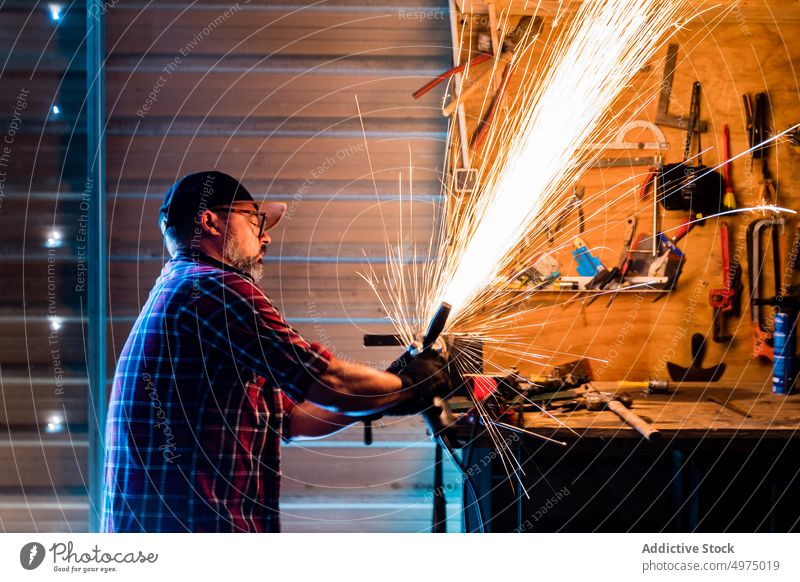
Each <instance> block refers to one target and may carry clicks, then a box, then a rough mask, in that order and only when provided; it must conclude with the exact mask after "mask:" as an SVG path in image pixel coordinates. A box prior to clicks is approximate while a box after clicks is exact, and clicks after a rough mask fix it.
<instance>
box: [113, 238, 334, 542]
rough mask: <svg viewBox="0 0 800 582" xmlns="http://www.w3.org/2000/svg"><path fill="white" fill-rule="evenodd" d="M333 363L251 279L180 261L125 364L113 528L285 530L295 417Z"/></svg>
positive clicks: (198, 258)
mask: <svg viewBox="0 0 800 582" xmlns="http://www.w3.org/2000/svg"><path fill="white" fill-rule="evenodd" d="M330 358H331V355H330V353H329V352H327V350H325V349H324V348H323V347H322V346H320V345H318V344H309V343H308V342H306V341H305V340H304V339H303V338H302V337H300V335H299V334H298V333H297V332H296V331H295V330H293V329H292V328H291V327H290V326H289V325H288V324H287V323H286V322H285V321H284V319H283V317H282V316H281V315H280V313H279V312H278V311H277V310H276V309H275V307H274V306H273V305H272V303H271V302H270V300H269V299H268V298H267V296H266V295H264V292H263V291H262V290H261V289H260V288H259V287H257V286H256V285H255V283H254V282H253V280H252V278H250V277H249V276H248V275H246V274H244V273H242V272H240V271H237V270H235V269H233V268H231V267H229V266H227V265H223V264H222V263H220V262H219V261H216V260H214V259H212V258H211V257H208V256H206V255H203V254H195V255H194V256H193V255H191V254H189V253H181V254H179V255H178V256H176V257H175V258H174V259H173V260H171V261H169V262H168V263H167V264H166V266H165V267H164V269H163V271H162V272H161V276H160V277H159V278H158V280H157V281H156V283H155V285H154V287H153V289H152V290H151V292H150V296H149V298H148V300H147V303H146V304H145V306H144V308H143V309H142V312H141V314H140V315H139V318H138V319H137V320H136V323H135V324H134V326H133V329H132V330H131V333H130V336H128V340H127V342H125V346H124V347H123V349H122V354H121V355H120V358H119V361H118V363H117V370H116V374H115V376H114V385H113V389H112V393H111V399H110V402H109V412H108V422H107V424H106V457H105V471H104V502H103V522H102V528H103V531H108V532H174V531H193V532H195V531H196V532H238V531H251V532H263V531H272V532H274V531H279V529H280V521H279V510H278V496H279V489H280V445H281V437H282V436H285V431H284V416H286V415H287V413H288V411H289V410H290V409H291V406H293V405H294V404H293V402H292V401H294V402H302V401H303V399H304V396H305V394H306V391H307V389H308V386H309V385H310V384H311V382H312V381H313V380H314V379H317V378H319V377H320V376H321V375H322V374H323V373H324V372H325V370H326V369H327V366H328V362H329V361H330ZM284 391H285V392H286V394H287V395H288V396H289V397H291V400H290V399H289V398H286V396H284V394H283V392H284Z"/></svg>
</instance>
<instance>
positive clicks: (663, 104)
mask: <svg viewBox="0 0 800 582" xmlns="http://www.w3.org/2000/svg"><path fill="white" fill-rule="evenodd" d="M677 64H678V44H677V43H671V44H670V45H668V46H667V58H666V60H665V61H664V77H663V79H662V80H661V93H660V94H659V96H658V107H657V109H656V123H657V124H658V125H664V126H666V127H674V128H676V129H687V128H688V127H689V120H688V119H687V118H686V117H682V116H680V115H670V113H669V101H670V99H671V98H672V82H673V80H674V78H675V68H676V67H677ZM692 127H694V129H695V131H698V132H700V133H704V132H705V131H706V129H707V126H706V122H705V121H698V120H695V121H694V122H693V124H692Z"/></svg>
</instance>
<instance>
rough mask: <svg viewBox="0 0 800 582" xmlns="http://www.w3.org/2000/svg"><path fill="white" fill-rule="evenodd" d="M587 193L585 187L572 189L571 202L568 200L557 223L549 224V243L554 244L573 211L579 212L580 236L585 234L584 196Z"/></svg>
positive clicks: (559, 214)
mask: <svg viewBox="0 0 800 582" xmlns="http://www.w3.org/2000/svg"><path fill="white" fill-rule="evenodd" d="M585 193H586V188H584V187H583V186H574V187H573V188H572V196H570V198H569V200H567V202H566V204H564V207H563V208H562V209H561V212H559V213H558V218H556V221H555V223H554V224H549V223H548V225H547V242H549V243H550V244H553V242H554V241H555V235H556V233H557V232H559V231H560V230H561V227H562V226H563V225H564V221H565V220H566V219H567V216H569V214H570V213H571V212H572V211H573V210H575V211H577V214H578V234H583V231H584V226H585V222H586V221H585V218H584V215H583V196H584V194H585Z"/></svg>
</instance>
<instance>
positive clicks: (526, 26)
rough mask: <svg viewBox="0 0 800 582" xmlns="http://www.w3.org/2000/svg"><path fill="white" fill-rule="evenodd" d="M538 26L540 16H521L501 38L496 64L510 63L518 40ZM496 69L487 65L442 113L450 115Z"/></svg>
mask: <svg viewBox="0 0 800 582" xmlns="http://www.w3.org/2000/svg"><path fill="white" fill-rule="evenodd" d="M539 26H541V19H540V18H538V17H537V18H536V19H535V20H534V19H533V17H531V16H523V17H522V18H521V19H520V21H519V24H517V26H516V27H514V29H513V30H512V31H511V32H509V33H508V34H507V35H506V37H505V38H504V39H503V47H502V49H501V51H500V54H499V55H498V56H497V61H498V63H497V66H498V67H502V68H503V69H505V68H506V67H508V66H509V65H510V64H511V61H512V59H513V57H514V53H515V51H516V49H517V46H518V45H519V43H520V42H522V40H523V39H525V38H526V36H527V34H528V31H529V30H536V29H537V27H539ZM496 70H497V69H496V67H489V68H488V69H487V70H486V71H484V72H483V73H481V75H480V76H479V77H478V78H477V79H475V81H474V82H473V83H472V84H471V85H470V86H469V87H468V88H466V89H464V90H463V91H462V92H461V95H459V96H458V97H456V98H455V99H453V100H452V101H450V103H448V104H447V106H446V107H445V108H444V109H443V110H442V115H444V116H445V117H449V116H450V115H452V114H453V112H454V111H455V110H456V109H457V108H458V104H459V103H463V102H464V101H466V100H467V99H469V98H470V97H472V96H473V95H475V94H476V93H478V92H479V91H480V90H481V89H482V88H483V84H484V83H486V82H488V81H489V79H490V78H491V76H492V75H493V74H494V73H495V71H496Z"/></svg>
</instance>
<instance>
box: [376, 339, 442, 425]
mask: <svg viewBox="0 0 800 582" xmlns="http://www.w3.org/2000/svg"><path fill="white" fill-rule="evenodd" d="M390 370H391V368H390ZM397 375H398V376H399V377H400V380H402V382H403V388H404V389H406V390H411V391H412V392H413V396H412V397H411V398H410V399H408V400H406V401H404V402H401V403H400V404H397V405H395V406H392V407H391V408H389V409H387V410H385V411H384V412H383V414H384V415H385V416H409V415H412V414H418V413H420V412H422V411H423V410H426V409H427V408H430V407H431V406H433V398H434V396H446V395H447V394H449V393H450V391H451V390H452V385H451V382H450V375H449V374H448V373H447V361H446V360H445V359H444V358H443V357H441V356H440V355H439V354H437V353H436V352H434V351H427V352H423V353H422V354H420V355H418V356H416V357H414V358H413V359H412V360H411V361H410V362H409V363H408V365H406V366H405V367H404V368H403V369H402V370H400V371H399V372H397Z"/></svg>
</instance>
